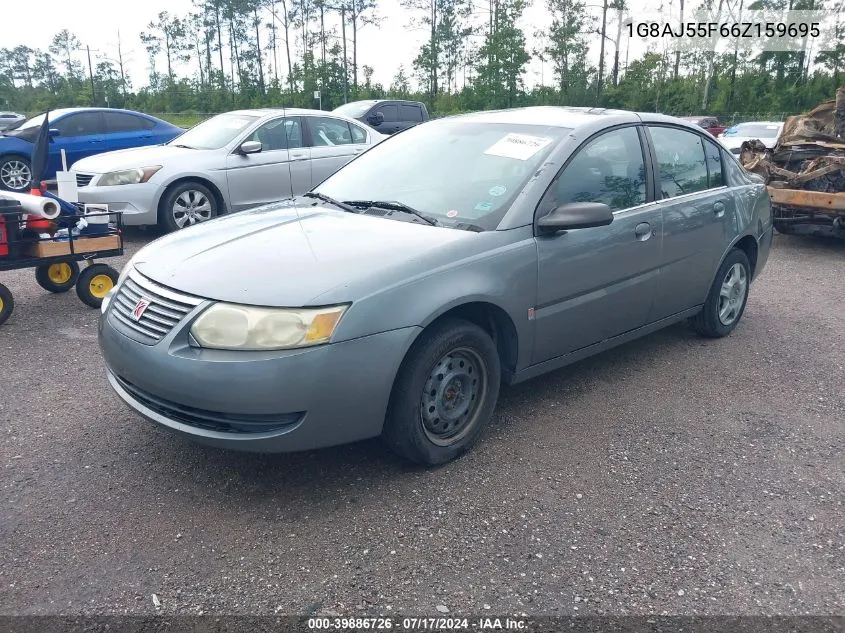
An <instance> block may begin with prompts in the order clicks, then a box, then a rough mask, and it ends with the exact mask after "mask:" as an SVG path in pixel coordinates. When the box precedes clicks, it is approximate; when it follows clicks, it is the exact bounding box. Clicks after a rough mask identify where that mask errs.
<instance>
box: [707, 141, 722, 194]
mask: <svg viewBox="0 0 845 633" xmlns="http://www.w3.org/2000/svg"><path fill="white" fill-rule="evenodd" d="M704 153H705V155H706V156H707V175H708V180H707V182H708V185H709V187H710V188H711V189H712V188H714V187H721V186H723V185H724V184H725V175H724V174H723V173H722V152H721V151H720V150H719V148H718V147H716V144H715V143H711V142H710V141H708V140H705V141H704Z"/></svg>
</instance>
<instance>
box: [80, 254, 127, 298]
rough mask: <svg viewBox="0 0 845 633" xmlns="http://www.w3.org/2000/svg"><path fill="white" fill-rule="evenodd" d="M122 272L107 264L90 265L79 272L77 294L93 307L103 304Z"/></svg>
mask: <svg viewBox="0 0 845 633" xmlns="http://www.w3.org/2000/svg"><path fill="white" fill-rule="evenodd" d="M119 276H120V274H119V273H118V272H117V271H116V270H115V269H114V268H112V267H111V266H107V265H106V264H94V265H93V266H88V267H87V268H86V269H85V270H83V271H82V272H81V273H79V279H77V281H76V295H77V296H78V297H79V299H80V301H82V303H84V304H85V305H88V306H91V307H92V308H99V307H100V306H101V305H103V299H104V298H105V296H106V294H107V293H108V291H109V290H111V289H112V288H114V287H115V286H116V285H117V278H118V277H119Z"/></svg>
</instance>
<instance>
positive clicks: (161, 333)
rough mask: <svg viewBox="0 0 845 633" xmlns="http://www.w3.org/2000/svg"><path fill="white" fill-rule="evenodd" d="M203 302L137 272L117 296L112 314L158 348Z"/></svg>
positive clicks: (140, 339)
mask: <svg viewBox="0 0 845 633" xmlns="http://www.w3.org/2000/svg"><path fill="white" fill-rule="evenodd" d="M203 301H204V299H200V298H199V297H192V296H190V295H184V294H181V293H177V292H175V291H173V290H170V289H169V288H165V287H164V286H161V285H159V284H157V283H155V282H153V281H151V280H149V279H147V278H146V277H144V276H143V275H141V274H139V273H138V272H137V271H135V270H133V271H132V272H131V273H129V276H128V277H127V278H126V280H125V281H124V282H123V283H122V284H121V286H120V288H119V289H118V291H117V293H116V294H115V296H114V305H113V307H112V310H111V314H112V316H113V317H114V319H115V320H116V321H117V322H118V323H119V324H120V325H121V326H122V327H121V328H120V329H121V330H124V331H125V333H126V334H128V335H130V336H132V338H134V339H135V340H137V341H138V342H140V343H145V344H147V345H154V344H155V343H157V342H159V341H160V340H161V339H163V338H164V337H165V336H167V335H168V334H169V333H170V331H171V330H172V329H173V328H174V327H176V324H177V323H179V321H181V320H182V319H184V318H185V316H186V315H187V314H188V313H189V312H191V311H192V310H193V309H194V308H196V307H197V306H198V305H200V304H201V303H203Z"/></svg>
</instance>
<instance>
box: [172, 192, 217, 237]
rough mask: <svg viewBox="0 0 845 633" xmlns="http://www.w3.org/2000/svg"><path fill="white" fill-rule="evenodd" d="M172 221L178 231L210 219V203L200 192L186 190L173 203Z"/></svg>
mask: <svg viewBox="0 0 845 633" xmlns="http://www.w3.org/2000/svg"><path fill="white" fill-rule="evenodd" d="M171 213H172V214H173V221H174V222H175V223H176V226H178V227H179V228H180V229H183V228H185V227H186V226H191V225H193V224H198V223H200V222H205V221H206V220H210V219H211V201H210V200H209V199H208V196H206V195H205V194H204V193H203V192H202V191H198V190H196V189H187V190H185V191H183V192H182V193H180V194H179V195H178V196H176V200H174V201H173V209H171Z"/></svg>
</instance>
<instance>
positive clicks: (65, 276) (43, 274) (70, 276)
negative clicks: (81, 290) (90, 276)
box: [35, 262, 79, 292]
mask: <svg viewBox="0 0 845 633" xmlns="http://www.w3.org/2000/svg"><path fill="white" fill-rule="evenodd" d="M77 279H79V265H78V264H77V263H76V262H61V263H58V264H45V265H43V266H39V267H38V268H36V269H35V281H37V282H38V285H39V286H41V287H42V288H44V290H46V291H47V292H67V291H68V290H70V289H71V288H73V287H74V286H75V285H76V280H77Z"/></svg>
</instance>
